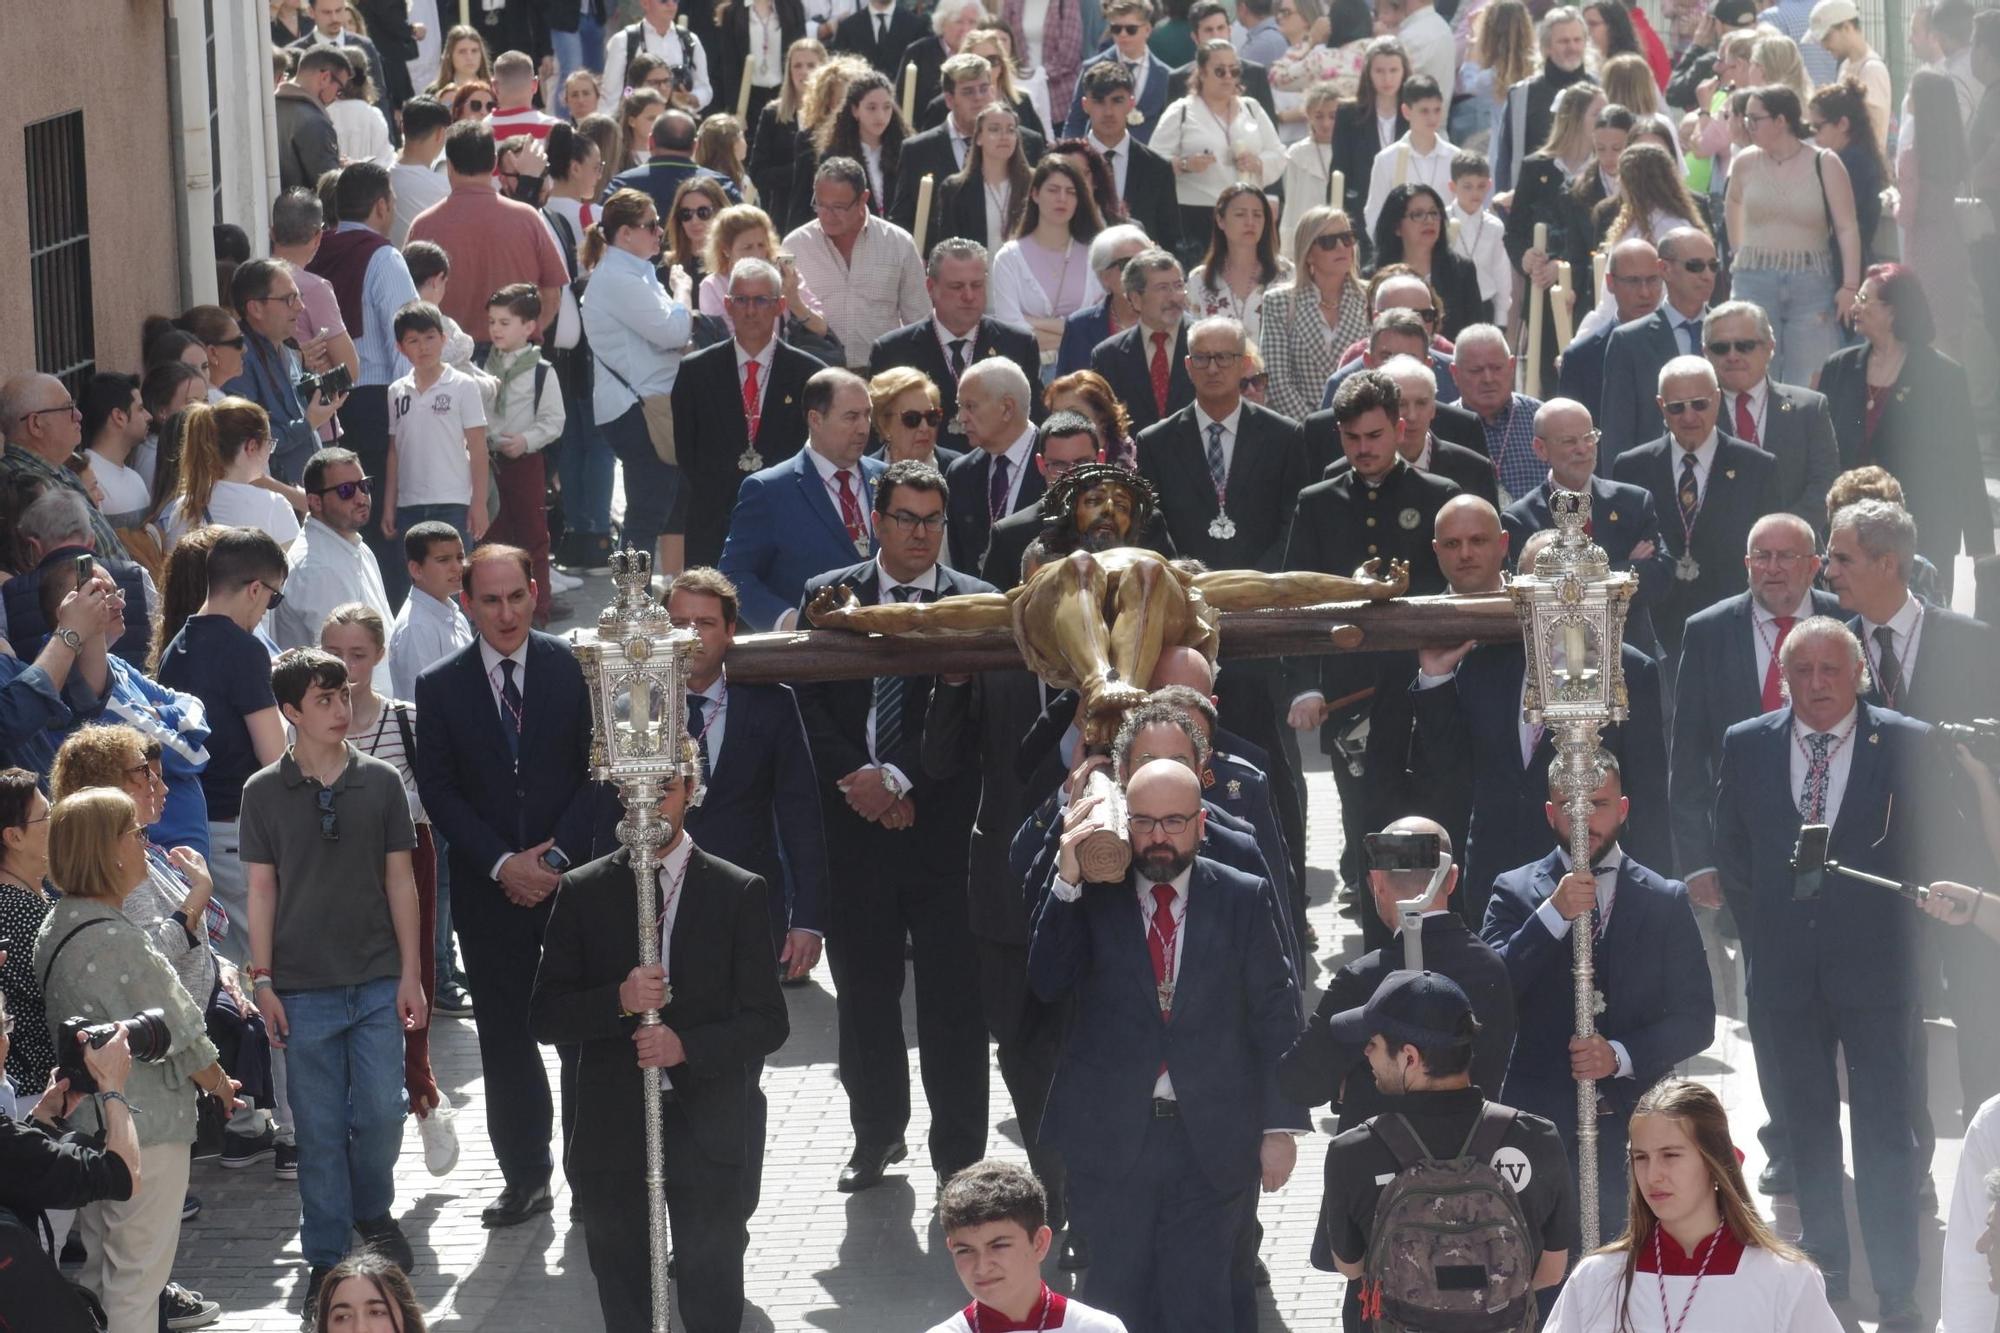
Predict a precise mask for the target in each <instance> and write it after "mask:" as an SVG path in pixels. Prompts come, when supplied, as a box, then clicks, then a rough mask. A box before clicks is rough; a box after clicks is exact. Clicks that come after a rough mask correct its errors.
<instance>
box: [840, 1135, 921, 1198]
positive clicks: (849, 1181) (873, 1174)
mask: <svg viewBox="0 0 2000 1333" xmlns="http://www.w3.org/2000/svg"><path fill="white" fill-rule="evenodd" d="M909 1155H910V1146H909V1145H908V1144H907V1143H904V1142H903V1141H902V1140H901V1139H897V1140H896V1141H895V1142H894V1143H882V1144H876V1145H874V1146H870V1145H868V1144H865V1143H864V1144H862V1145H860V1146H859V1147H857V1148H855V1150H854V1155H853V1156H852V1157H850V1158H848V1159H847V1165H846V1166H843V1167H842V1168H840V1183H839V1184H838V1185H836V1186H835V1188H836V1189H838V1190H839V1191H840V1192H841V1193H842V1194H858V1193H860V1192H861V1191H862V1190H865V1189H872V1188H874V1187H875V1186H877V1185H879V1184H881V1183H882V1172H883V1171H884V1170H885V1169H887V1168H888V1167H890V1166H892V1165H894V1164H895V1163H897V1162H900V1161H902V1160H903V1159H904V1158H906V1157H908V1156H909Z"/></svg>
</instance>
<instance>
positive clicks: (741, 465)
mask: <svg viewBox="0 0 2000 1333" xmlns="http://www.w3.org/2000/svg"><path fill="white" fill-rule="evenodd" d="M763 467H764V455H762V454H760V453H758V452H757V446H756V445H754V444H746V445H744V446H743V452H742V453H741V454H740V455H738V456H737V459H736V470H737V471H738V472H758V471H761V470H762V469H763Z"/></svg>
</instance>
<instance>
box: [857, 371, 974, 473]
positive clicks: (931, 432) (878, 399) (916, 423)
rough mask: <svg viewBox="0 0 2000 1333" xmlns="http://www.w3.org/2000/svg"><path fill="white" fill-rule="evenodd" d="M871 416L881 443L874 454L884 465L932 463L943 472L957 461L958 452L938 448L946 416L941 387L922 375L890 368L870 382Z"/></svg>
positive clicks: (921, 373)
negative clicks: (940, 396)
mask: <svg viewBox="0 0 2000 1333" xmlns="http://www.w3.org/2000/svg"><path fill="white" fill-rule="evenodd" d="M868 412H869V416H870V417H871V418H872V419H873V421H874V425H875V435H876V438H877V439H879V440H881V441H882V445H881V447H880V448H879V449H875V450H873V451H871V452H872V453H873V454H874V456H875V457H877V458H879V459H881V460H882V461H883V462H884V463H905V462H917V463H929V464H930V465H931V466H932V467H934V468H936V469H937V470H938V471H939V472H943V471H944V470H945V469H946V468H948V467H950V466H951V465H952V464H953V463H954V462H956V461H957V460H958V451H957V450H955V449H940V448H938V442H937V439H938V431H939V430H940V429H942V428H943V426H944V413H943V411H941V410H940V408H939V400H938V387H937V385H935V384H933V383H931V379H930V376H928V375H926V374H924V372H923V371H921V370H913V369H911V368H910V367H909V366H891V367H889V369H887V370H885V371H883V372H882V373H881V374H880V375H877V376H876V377H875V378H874V379H871V380H869V381H868Z"/></svg>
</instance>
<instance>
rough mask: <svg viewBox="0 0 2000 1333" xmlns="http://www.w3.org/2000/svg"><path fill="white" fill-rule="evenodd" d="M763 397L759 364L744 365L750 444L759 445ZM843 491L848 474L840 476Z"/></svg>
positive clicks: (746, 418)
mask: <svg viewBox="0 0 2000 1333" xmlns="http://www.w3.org/2000/svg"><path fill="white" fill-rule="evenodd" d="M761 397H762V395H761V394H759V393H758V391H757V363H756V362H755V361H745V362H744V363H743V419H744V420H745V421H747V422H748V423H749V424H750V443H752V444H755V443H757V410H758V406H759V402H760V399H761ZM840 484H841V487H842V488H843V490H844V489H845V488H846V485H847V474H846V473H845V472H843V473H841V474H840Z"/></svg>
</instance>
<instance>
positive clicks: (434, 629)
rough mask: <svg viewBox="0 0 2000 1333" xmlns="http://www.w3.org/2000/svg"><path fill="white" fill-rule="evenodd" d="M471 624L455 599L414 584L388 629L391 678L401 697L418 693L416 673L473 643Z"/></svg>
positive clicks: (397, 695) (418, 674)
mask: <svg viewBox="0 0 2000 1333" xmlns="http://www.w3.org/2000/svg"><path fill="white" fill-rule="evenodd" d="M472 639H473V634H472V624H471V622H470V621H468V620H466V618H465V613H464V612H463V611H460V610H459V609H458V606H457V604H456V603H453V602H441V601H439V600H438V599H437V598H435V597H433V596H431V595H430V594H429V593H427V592H425V591H424V590H423V589H422V588H418V587H412V588H411V589H410V595H409V596H408V597H406V598H404V599H403V607H402V609H401V610H400V611H398V612H396V624H395V628H393V629H391V630H390V631H389V680H390V682H391V683H392V684H393V686H394V690H393V691H392V692H393V694H394V696H395V697H396V698H398V699H414V698H416V697H417V677H418V676H421V675H423V674H424V672H426V671H428V670H430V668H431V667H433V666H435V665H436V664H437V663H439V662H442V661H444V659H445V658H447V657H450V656H451V655H452V654H454V653H457V652H462V651H464V650H465V648H466V647H467V646H469V645H470V644H471V643H472Z"/></svg>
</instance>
